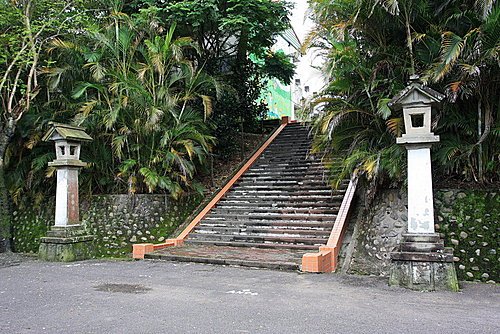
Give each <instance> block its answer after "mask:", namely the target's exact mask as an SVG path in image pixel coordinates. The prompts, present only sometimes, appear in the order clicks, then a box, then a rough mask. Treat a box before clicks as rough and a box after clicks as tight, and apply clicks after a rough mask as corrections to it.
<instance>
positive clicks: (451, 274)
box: [389, 234, 459, 291]
mask: <svg viewBox="0 0 500 334" xmlns="http://www.w3.org/2000/svg"><path fill="white" fill-rule="evenodd" d="M391 260H392V264H391V272H390V277H389V285H392V286H401V287H405V288H408V289H411V290H417V291H436V290H449V291H458V290H459V287H458V279H457V274H456V271H455V264H454V262H453V250H452V249H450V248H445V247H444V244H443V241H442V240H441V238H440V236H439V234H403V240H402V243H401V249H400V251H399V252H394V253H391Z"/></svg>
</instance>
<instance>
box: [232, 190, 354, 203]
mask: <svg viewBox="0 0 500 334" xmlns="http://www.w3.org/2000/svg"><path fill="white" fill-rule="evenodd" d="M337 191H338V190H336V191H334V192H332V195H315V196H303V195H287V196H284V195H282V196H277V195H267V196H260V197H258V196H255V195H254V194H252V195H242V194H232V193H228V194H227V195H226V196H225V199H228V200H241V201H249V202H261V201H262V202H287V203H295V202H316V203H324V202H330V201H342V199H343V198H344V195H343V193H344V192H345V191H344V192H340V193H338V194H337V193H336V192H337Z"/></svg>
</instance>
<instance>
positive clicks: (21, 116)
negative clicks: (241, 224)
mask: <svg viewBox="0 0 500 334" xmlns="http://www.w3.org/2000/svg"><path fill="white" fill-rule="evenodd" d="M288 9H289V7H288V5H287V4H286V3H285V2H283V3H277V2H274V1H271V0H251V1H243V0H207V1H178V0H171V1H147V0H144V1H124V0H114V1H104V0H95V1H82V0H74V1H57V0H56V1H47V0H0V44H1V45H2V49H1V51H0V102H1V105H0V114H1V115H0V117H1V118H2V121H1V123H0V229H1V230H0V240H2V239H3V238H4V237H6V236H8V234H9V229H10V227H9V226H10V224H9V203H11V202H14V203H16V204H17V205H22V204H23V203H24V204H29V205H33V203H34V204H35V205H36V204H38V203H41V202H42V200H43V199H44V198H45V197H46V196H47V195H50V194H53V193H54V190H55V189H54V188H55V182H54V181H53V180H52V179H50V178H53V177H54V169H51V168H47V162H49V161H51V160H53V159H54V153H53V148H52V145H51V144H50V143H43V142H41V138H42V136H43V133H44V132H45V131H46V130H47V125H48V122H50V121H58V122H66V123H72V124H76V125H81V126H84V127H85V128H86V129H87V131H88V132H89V134H90V135H91V136H92V137H93V138H94V141H93V143H92V144H91V145H86V146H85V147H84V149H83V152H82V155H83V156H82V160H85V161H87V162H89V163H90V165H89V167H88V168H87V169H86V170H85V171H84V173H82V177H81V191H82V192H83V194H96V193H144V192H157V193H168V194H170V195H171V196H172V197H179V196H181V195H182V194H183V193H186V192H191V191H193V190H194V191H201V190H202V187H201V186H200V184H199V182H197V175H198V174H197V173H199V172H200V171H203V170H204V169H206V168H207V161H208V157H209V156H210V155H211V154H217V155H218V156H227V155H230V154H234V153H235V150H237V149H238V148H239V147H240V145H238V140H236V138H239V136H240V132H241V131H249V130H255V129H257V128H258V119H259V116H262V115H263V113H264V111H265V105H263V104H262V103H260V102H257V101H258V99H257V98H258V96H259V95H260V93H261V88H262V87H264V79H265V78H267V77H278V78H280V79H282V80H290V79H291V77H292V75H293V66H291V63H290V61H289V60H288V58H287V57H283V56H282V55H281V54H280V55H275V54H274V53H272V52H271V51H270V47H271V45H272V44H273V41H274V39H275V37H276V36H277V34H278V33H279V32H281V31H282V30H284V29H285V28H286V27H287V24H288V21H287V14H288ZM250 53H252V54H254V55H256V56H257V57H259V58H262V59H264V60H265V61H264V62H263V64H254V63H253V62H251V61H250V59H249V57H248V55H249V54H250Z"/></svg>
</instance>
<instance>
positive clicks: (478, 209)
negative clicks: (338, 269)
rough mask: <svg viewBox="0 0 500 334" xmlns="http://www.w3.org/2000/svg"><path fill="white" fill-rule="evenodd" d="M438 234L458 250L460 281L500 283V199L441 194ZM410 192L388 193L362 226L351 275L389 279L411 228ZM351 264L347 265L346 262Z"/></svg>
mask: <svg viewBox="0 0 500 334" xmlns="http://www.w3.org/2000/svg"><path fill="white" fill-rule="evenodd" d="M434 197H435V201H434V202H435V203H434V207H435V215H436V231H437V232H439V233H442V234H443V237H444V240H445V246H446V247H453V248H454V256H455V260H456V262H455V264H456V269H457V275H458V278H459V279H460V280H471V281H484V282H498V281H499V280H500V279H499V267H500V262H499V260H500V259H499V257H498V251H499V249H498V247H499V245H498V232H499V229H500V224H499V221H500V196H499V195H498V193H493V192H484V191H470V190H467V191H465V190H464V191H462V190H439V191H436V192H435V196H434ZM406 203H407V197H406V193H405V191H400V190H383V191H380V193H379V194H377V197H376V199H375V201H374V202H373V203H372V205H371V206H370V208H369V209H368V210H366V211H367V212H365V213H364V214H361V215H359V217H360V218H359V219H358V221H357V222H356V225H357V226H356V230H357V231H356V235H355V237H356V240H355V241H354V242H355V244H354V252H353V256H352V259H351V261H350V263H349V264H347V265H348V269H347V271H348V272H350V273H358V274H368V275H378V276H388V275H389V269H390V263H391V261H390V253H391V252H392V251H394V250H395V249H396V248H397V246H398V245H399V242H400V240H401V234H402V233H405V232H406V230H407V220H408V217H407V207H406ZM344 265H346V264H344Z"/></svg>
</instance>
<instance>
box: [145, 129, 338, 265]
mask: <svg viewBox="0 0 500 334" xmlns="http://www.w3.org/2000/svg"><path fill="white" fill-rule="evenodd" d="M310 147H311V138H310V137H309V130H308V128H307V127H306V126H305V125H303V124H300V123H291V124H289V125H287V126H286V127H285V128H284V129H283V130H282V132H281V133H280V134H279V135H278V136H277V137H276V139H275V140H274V141H273V142H272V143H271V144H270V145H269V146H268V147H267V149H266V150H265V151H264V152H263V153H262V155H261V156H260V157H259V158H258V159H257V160H256V161H255V163H254V164H253V165H252V167H250V168H249V169H248V170H247V171H246V172H245V173H244V174H243V175H242V176H241V177H240V178H239V180H238V181H237V183H236V184H235V185H234V186H233V187H232V188H231V190H229V192H228V193H226V195H225V196H224V197H223V198H222V199H221V200H220V201H219V202H218V203H217V205H216V206H215V207H214V208H213V209H212V210H211V211H210V212H209V213H208V214H207V215H206V216H205V217H204V218H203V219H202V220H201V221H200V223H199V224H198V225H197V226H196V227H195V228H194V230H193V231H192V232H191V233H190V234H189V235H188V238H187V239H186V240H185V242H184V246H182V247H174V248H168V249H165V250H161V251H157V252H155V253H154V254H153V255H152V256H147V257H150V258H163V259H170V260H185V261H188V260H189V261H196V260H197V259H196V258H200V257H201V258H203V261H198V262H215V263H220V261H210V260H209V258H214V257H216V258H218V259H219V260H221V259H223V258H224V253H225V252H229V255H230V256H228V257H231V258H234V259H236V260H237V259H238V256H237V255H235V253H238V248H240V249H241V250H240V251H241V252H242V253H243V252H244V253H245V256H244V257H245V259H246V260H247V261H246V264H247V265H252V266H258V264H259V263H261V264H262V266H264V267H277V268H281V269H284V268H286V269H298V268H299V265H300V259H301V256H302V255H303V254H304V253H306V252H308V251H317V250H318V247H319V246H320V245H325V244H326V242H327V240H328V237H329V235H330V232H331V230H332V228H333V225H334V222H335V219H336V216H337V212H338V210H339V206H340V204H341V202H342V199H343V196H344V193H345V188H346V186H347V184H348V181H346V182H344V183H343V184H342V187H341V188H340V189H339V190H332V189H331V188H330V187H329V186H328V185H327V183H326V181H325V180H326V171H325V169H324V167H323V164H322V163H321V161H320V158H319V157H315V156H314V155H312V154H310ZM215 246H217V247H215ZM183 247H188V248H189V247H190V248H191V249H192V250H193V252H192V253H196V255H197V256H195V257H190V256H189V252H187V254H186V249H184V250H183V249H182V248H183ZM200 247H207V254H205V255H206V256H200V249H201V248H200ZM176 248H178V249H177V250H176ZM195 248H196V249H195ZM243 248H246V249H243ZM248 248H251V249H256V248H258V249H259V251H258V252H256V254H257V253H258V254H264V257H262V256H259V257H257V258H255V259H253V260H254V261H252V259H251V257H252V255H251V253H249V249H248ZM264 249H268V250H269V252H270V253H269V254H274V255H273V256H275V257H276V256H277V257H278V262H279V261H282V262H285V263H282V265H281V266H280V265H279V263H278V265H277V266H276V265H275V264H276V263H274V264H273V265H269V264H270V262H273V261H274V260H273V261H268V260H269V259H266V255H265V254H266V252H265V251H264ZM179 252H181V253H182V254H181V255H179V254H180V253H179ZM214 253H218V254H214ZM277 253H279V254H278V255H279V256H278V255H276V254H277ZM221 254H222V255H221ZM248 262H250V264H248ZM274 262H276V261H274ZM226 263H230V264H240V265H245V261H244V260H242V261H239V262H238V261H236V262H234V263H232V262H226ZM271 264H272V263H271Z"/></svg>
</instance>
